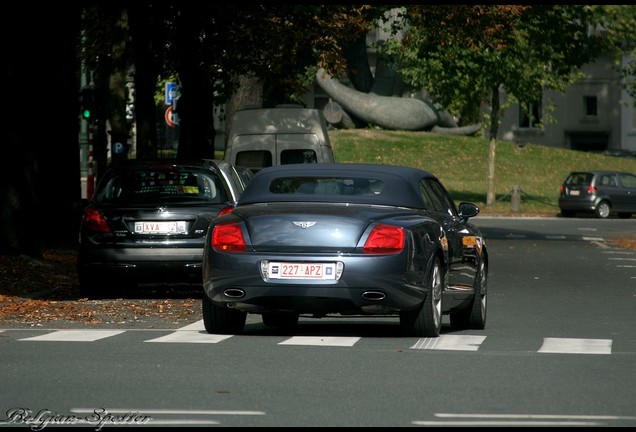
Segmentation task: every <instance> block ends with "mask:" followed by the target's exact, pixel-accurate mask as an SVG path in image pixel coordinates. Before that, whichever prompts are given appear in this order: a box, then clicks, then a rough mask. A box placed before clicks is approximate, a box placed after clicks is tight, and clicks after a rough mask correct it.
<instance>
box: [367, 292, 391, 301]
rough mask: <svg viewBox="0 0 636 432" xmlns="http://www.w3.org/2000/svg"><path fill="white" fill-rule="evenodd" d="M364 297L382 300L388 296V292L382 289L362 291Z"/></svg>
mask: <svg viewBox="0 0 636 432" xmlns="http://www.w3.org/2000/svg"><path fill="white" fill-rule="evenodd" d="M362 298H363V299H365V300H373V301H380V300H384V299H385V298H386V294H384V293H383V292H382V291H365V292H363V293H362Z"/></svg>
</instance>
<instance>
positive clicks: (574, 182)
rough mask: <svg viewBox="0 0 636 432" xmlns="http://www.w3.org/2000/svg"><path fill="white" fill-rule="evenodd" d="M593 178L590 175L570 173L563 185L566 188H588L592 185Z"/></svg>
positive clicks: (592, 175)
mask: <svg viewBox="0 0 636 432" xmlns="http://www.w3.org/2000/svg"><path fill="white" fill-rule="evenodd" d="M593 177H594V174H592V173H584V172H581V173H572V174H570V175H569V176H568V178H567V179H566V180H565V184H566V185H568V186H589V185H590V184H592V178H593Z"/></svg>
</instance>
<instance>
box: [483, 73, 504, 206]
mask: <svg viewBox="0 0 636 432" xmlns="http://www.w3.org/2000/svg"><path fill="white" fill-rule="evenodd" d="M500 107H501V106H500V104H499V85H494V86H493V87H492V99H491V111H490V137H489V138H490V141H489V144H488V189H487V193H486V206H492V205H494V204H495V199H496V195H495V165H496V163H495V153H496V150H497V131H498V130H499V114H500V113H499V111H500Z"/></svg>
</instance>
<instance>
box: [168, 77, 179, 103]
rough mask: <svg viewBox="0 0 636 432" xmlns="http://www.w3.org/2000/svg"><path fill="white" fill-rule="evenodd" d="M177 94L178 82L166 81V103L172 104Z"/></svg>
mask: <svg viewBox="0 0 636 432" xmlns="http://www.w3.org/2000/svg"><path fill="white" fill-rule="evenodd" d="M176 95H177V83H173V82H167V83H166V105H172V101H173V100H174V98H175V96H176Z"/></svg>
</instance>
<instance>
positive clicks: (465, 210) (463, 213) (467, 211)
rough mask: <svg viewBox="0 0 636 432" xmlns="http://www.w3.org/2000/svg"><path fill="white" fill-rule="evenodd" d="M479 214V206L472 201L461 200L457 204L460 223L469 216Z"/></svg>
mask: <svg viewBox="0 0 636 432" xmlns="http://www.w3.org/2000/svg"><path fill="white" fill-rule="evenodd" d="M478 214H479V207H477V206H476V205H475V204H473V203H469V202H463V203H460V204H459V217H460V218H461V221H462V223H465V222H466V221H467V220H468V219H469V218H471V217H475V216H477V215H478Z"/></svg>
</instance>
